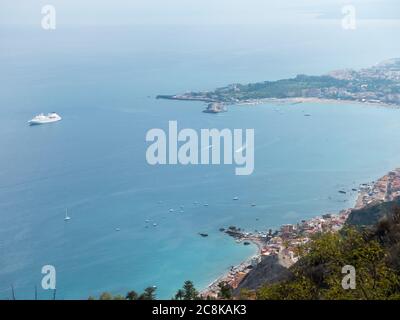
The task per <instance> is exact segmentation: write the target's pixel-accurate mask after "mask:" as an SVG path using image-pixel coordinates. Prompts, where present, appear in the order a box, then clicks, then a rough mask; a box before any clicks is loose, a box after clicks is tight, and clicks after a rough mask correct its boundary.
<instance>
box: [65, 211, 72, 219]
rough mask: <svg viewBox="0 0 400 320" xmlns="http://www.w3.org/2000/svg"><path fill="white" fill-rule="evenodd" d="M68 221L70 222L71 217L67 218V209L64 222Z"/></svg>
mask: <svg viewBox="0 0 400 320" xmlns="http://www.w3.org/2000/svg"><path fill="white" fill-rule="evenodd" d="M69 220H71V217H70V216H68V209H65V218H64V221H69Z"/></svg>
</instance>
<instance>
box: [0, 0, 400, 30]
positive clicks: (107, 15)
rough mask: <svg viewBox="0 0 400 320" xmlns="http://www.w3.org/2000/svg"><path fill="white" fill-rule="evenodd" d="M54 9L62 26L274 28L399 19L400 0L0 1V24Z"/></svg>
mask: <svg viewBox="0 0 400 320" xmlns="http://www.w3.org/2000/svg"><path fill="white" fill-rule="evenodd" d="M45 4H52V5H54V6H55V8H56V10H57V23H58V24H59V25H60V24H65V25H67V24H71V25H76V24H95V25H109V24H114V25H118V24H276V23H292V22H293V23H301V22H302V23H307V22H312V21H313V20H315V19H338V18H340V17H341V8H342V7H343V6H344V5H348V4H351V5H354V6H355V8H356V10H357V14H358V18H359V19H400V1H399V0H346V1H344V0H292V1H289V0H112V1H110V0H0V24H37V23H38V20H39V21H40V19H41V13H40V11H41V7H42V6H43V5H45Z"/></svg>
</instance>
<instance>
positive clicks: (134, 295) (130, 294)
mask: <svg viewBox="0 0 400 320" xmlns="http://www.w3.org/2000/svg"><path fill="white" fill-rule="evenodd" d="M125 298H126V300H137V299H138V298H139V295H138V294H137V292H136V291H134V290H132V291H129V292H128V293H127V294H126V297H125Z"/></svg>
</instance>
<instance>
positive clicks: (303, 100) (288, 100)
mask: <svg viewBox="0 0 400 320" xmlns="http://www.w3.org/2000/svg"><path fill="white" fill-rule="evenodd" d="M273 102H275V103H279V104H301V103H322V104H323V103H326V104H331V103H335V104H357V105H364V106H373V107H384V108H392V109H400V105H398V104H390V103H385V102H369V101H359V100H343V99H340V100H339V99H325V98H317V97H309V98H305V97H294V98H265V99H256V100H249V101H244V102H237V103H233V104H230V105H231V106H246V105H247V106H253V105H259V104H266V103H273Z"/></svg>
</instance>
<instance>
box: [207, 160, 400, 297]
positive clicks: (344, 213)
mask: <svg viewBox="0 0 400 320" xmlns="http://www.w3.org/2000/svg"><path fill="white" fill-rule="evenodd" d="M357 191H358V194H357V199H356V200H355V203H354V205H353V206H352V207H350V208H346V209H343V210H341V211H340V212H339V213H337V214H336V215H337V217H340V219H342V222H341V223H342V225H340V226H339V227H338V228H336V229H334V228H331V229H329V230H328V232H329V231H331V232H332V231H333V232H337V231H339V230H340V229H341V228H342V227H343V226H344V224H345V223H346V221H347V219H348V217H349V215H350V213H351V212H352V211H353V210H358V209H361V208H365V207H367V206H370V205H373V204H376V203H382V202H387V201H392V200H393V199H394V198H396V197H399V196H400V168H396V169H393V170H391V171H389V172H387V173H386V174H385V175H383V176H381V177H380V178H379V179H377V180H376V181H371V182H369V183H362V184H360V186H359V188H358V190H357ZM328 215H329V216H332V217H335V214H334V215H331V214H325V215H323V217H324V216H328ZM314 220H316V221H318V220H320V216H316V217H314V218H311V219H309V220H308V221H306V220H302V223H305V222H307V223H310V222H313V221H314ZM321 220H322V221H324V220H323V219H321ZM313 223H314V222H313ZM287 226H293V225H283V226H281V230H283V228H285V227H287ZM336 226H337V225H336ZM292 231H293V230H292ZM235 232H236V231H235ZM276 232H277V231H276ZM325 232H326V231H325ZM288 233H290V231H288ZM238 234H240V235H245V237H242V238H240V239H241V241H244V240H245V241H248V242H251V243H252V244H254V245H256V246H257V254H255V255H252V256H250V257H248V258H247V259H245V260H244V261H242V262H241V263H240V264H238V265H236V266H234V267H231V269H230V271H228V272H225V273H223V274H222V275H221V276H219V277H218V278H216V279H215V280H214V281H213V282H211V283H210V284H209V285H208V286H206V287H205V288H203V289H202V290H200V295H201V296H202V297H217V296H218V289H219V287H218V285H219V284H220V283H223V282H229V281H231V282H233V283H235V284H237V285H239V284H240V283H241V281H242V280H243V279H244V277H245V276H246V275H247V274H248V273H249V272H250V270H251V269H248V266H250V265H252V261H254V260H255V259H258V262H259V261H260V259H261V257H262V256H263V255H271V254H276V255H277V256H278V258H279V261H280V264H281V265H282V266H284V267H285V268H289V267H290V266H291V265H293V264H294V263H296V262H297V260H298V259H299V257H295V258H294V257H293V253H292V252H290V251H289V249H288V248H285V249H283V248H282V246H281V247H280V248H279V249H278V250H277V251H275V252H274V251H268V252H267V254H264V253H265V252H264V250H265V248H267V246H266V243H268V241H267V242H266V243H263V241H261V240H260V239H255V238H253V237H252V236H250V237H247V236H246V233H242V231H238ZM228 235H230V236H232V235H231V234H229V233H228ZM233 238H235V236H233ZM303 239H304V238H301V239H300V242H298V243H306V242H302V240H303ZM297 240H299V239H297ZM276 245H277V244H276ZM284 251H286V252H284ZM288 260H289V261H288ZM287 261H288V262H287ZM283 262H285V264H284V263H283ZM245 270H247V273H244V271H245ZM235 277H236V278H235ZM232 278H233V279H232Z"/></svg>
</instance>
